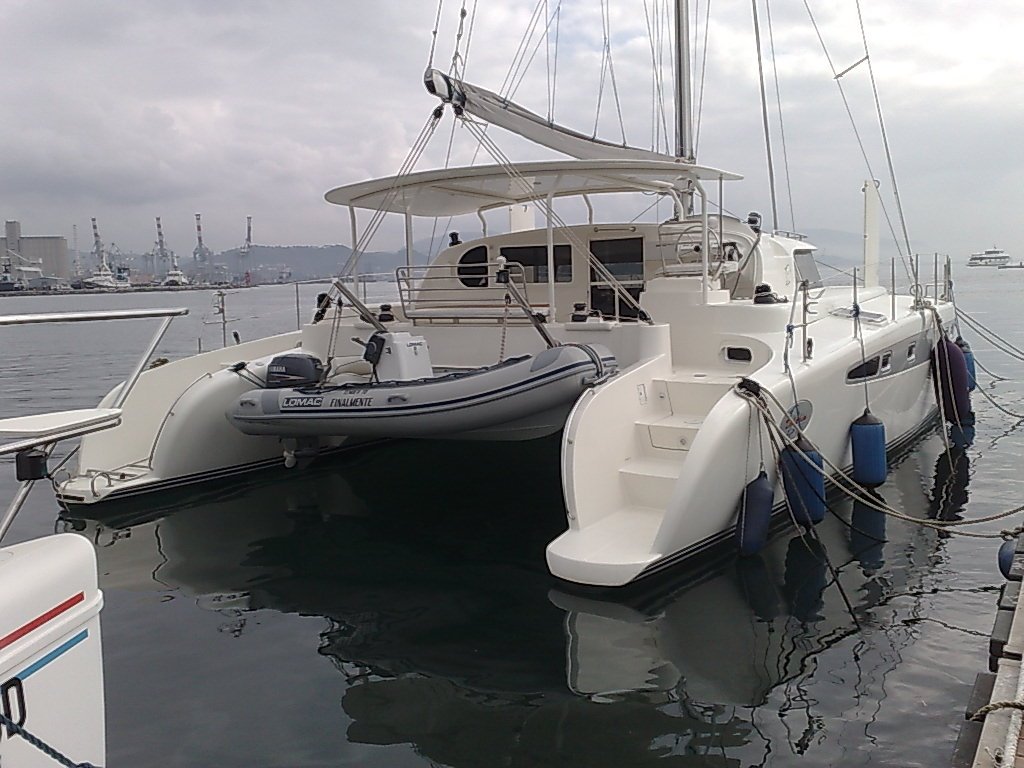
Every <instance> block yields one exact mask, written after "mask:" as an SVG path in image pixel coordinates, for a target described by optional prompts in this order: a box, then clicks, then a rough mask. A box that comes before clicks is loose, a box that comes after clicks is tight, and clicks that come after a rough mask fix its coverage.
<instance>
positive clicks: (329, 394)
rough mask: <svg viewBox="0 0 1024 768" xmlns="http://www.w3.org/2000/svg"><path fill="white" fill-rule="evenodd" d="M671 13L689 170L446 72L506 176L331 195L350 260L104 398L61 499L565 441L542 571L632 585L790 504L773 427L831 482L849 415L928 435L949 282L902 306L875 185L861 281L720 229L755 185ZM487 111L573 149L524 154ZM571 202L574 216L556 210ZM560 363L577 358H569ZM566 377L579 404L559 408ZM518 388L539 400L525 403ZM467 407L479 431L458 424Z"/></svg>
mask: <svg viewBox="0 0 1024 768" xmlns="http://www.w3.org/2000/svg"><path fill="white" fill-rule="evenodd" d="M676 13H677V16H676V29H677V34H676V39H678V40H679V41H680V45H679V52H678V55H677V59H676V65H675V67H676V72H677V77H676V83H677V88H676V98H675V102H676V104H677V107H678V108H677V116H676V125H675V129H676V130H675V135H676V150H675V153H674V154H666V153H660V152H657V151H653V150H646V149H640V148H634V147H629V146H622V145H618V144H613V143H608V142H604V141H600V140H596V139H593V138H590V137H587V136H584V135H581V134H579V133H577V132H574V131H571V130H569V129H566V128H562V127H560V126H558V125H555V124H553V123H551V122H550V121H548V120H546V119H544V118H541V117H539V116H538V115H535V114H533V113H532V112H530V111H528V110H527V109H525V108H523V107H521V106H518V105H516V104H514V103H512V102H510V101H509V100H508V99H506V98H504V97H502V96H499V95H498V94H495V93H492V92H490V91H488V90H486V89H483V88H480V87H477V86H474V85H472V84H470V83H467V82H465V80H464V79H461V78H459V77H456V76H454V75H450V74H445V73H442V72H439V71H437V70H428V71H427V73H426V75H425V78H424V80H425V85H426V88H427V90H428V92H429V93H430V94H432V95H433V96H434V97H435V98H437V99H438V105H437V109H436V110H435V112H434V115H433V118H432V122H431V124H430V125H429V126H428V128H429V129H430V130H432V129H433V128H436V125H437V124H438V123H439V121H440V120H441V119H442V118H443V116H444V114H446V113H451V114H453V115H454V116H455V119H456V120H459V121H461V122H462V123H463V125H464V126H465V127H466V129H467V130H468V131H469V132H470V133H471V134H473V135H474V136H475V137H476V138H477V140H478V141H479V142H480V144H481V146H483V147H484V148H485V149H487V150H488V151H490V152H491V153H492V157H493V158H494V161H495V162H494V163H493V164H491V165H480V166H471V167H461V168H444V169H438V170H428V171H419V172H407V171H403V172H402V173H400V174H398V175H396V176H392V177H388V178H383V179H375V180H370V181H364V182H359V183H355V184H349V185H346V186H341V187H338V188H336V189H332V190H331V191H329V192H328V193H327V194H326V199H327V201H328V202H329V203H332V204H334V205H338V206H343V207H345V208H347V209H348V211H349V215H350V221H351V222H352V231H353V258H352V259H350V261H349V263H348V264H346V265H345V268H344V270H343V272H342V279H338V280H336V281H335V282H334V284H333V287H332V289H331V291H330V292H329V293H328V294H326V295H324V296H323V297H322V299H321V301H320V303H319V305H318V307H317V311H316V315H315V316H314V318H313V319H312V321H311V322H309V323H308V324H306V325H304V326H303V327H302V329H301V330H299V331H295V332H292V333H286V334H282V335H279V336H273V337H268V338H263V339H258V340H254V341H251V342H247V343H244V344H240V345H238V346H234V347H230V348H227V349H222V350H214V351H210V352H205V353H203V354H199V355H196V356H193V357H189V358H185V359H181V360H177V361H173V362H171V363H169V364H166V365H162V366H160V367H157V368H154V369H152V370H147V371H144V372H141V373H139V375H138V377H137V378H138V381H137V384H136V385H135V386H134V388H133V389H132V391H131V394H130V395H129V396H128V397H127V398H123V397H121V396H120V392H121V391H122V389H121V387H118V388H115V389H114V390H113V391H112V392H111V393H110V394H109V395H108V396H107V397H106V398H105V399H104V401H103V402H101V403H100V407H106V406H107V405H109V404H110V403H113V402H117V403H118V407H119V408H120V409H121V423H120V425H119V426H117V427H114V428H112V429H108V430H106V431H104V432H100V433H97V434H93V435H88V436H86V437H85V438H83V440H82V443H81V450H80V451H79V454H78V464H77V468H74V469H71V470H69V471H68V473H67V475H65V476H62V477H59V478H56V479H55V487H56V489H57V496H58V499H59V500H60V502H61V503H62V504H64V505H66V506H69V507H74V506H82V505H92V504H98V503H104V502H107V501H111V500H115V499H125V498H131V497H136V496H140V495H143V494H148V493H153V492H156V491H161V490H165V489H168V488H172V487H178V486H182V485H187V484H191V483H196V482H202V481H209V480H214V479H216V478H220V477H223V476H226V475H229V474H234V473H238V472H243V471H248V470H252V469H255V468H259V467H263V466H268V465H271V464H277V463H280V462H284V463H285V464H286V465H287V466H291V467H294V468H295V471H296V473H297V478H296V479H297V480H301V472H302V467H303V466H304V465H305V464H307V463H308V462H309V461H311V460H314V459H315V458H316V457H317V456H319V455H322V454H324V453H327V452H330V451H334V450H336V449H338V448H342V447H346V446H352V445H354V444H356V443H358V442H359V441H362V440H366V439H379V438H395V437H409V436H410V435H415V436H417V437H431V438H439V439H491V440H494V439H500V440H524V439H532V438H535V437H538V436H541V435H545V434H553V433H560V434H561V438H560V439H561V442H562V452H561V460H560V461H561V475H562V488H563V493H564V501H565V530H564V532H563V533H561V534H560V535H559V536H557V537H556V538H555V539H554V540H552V541H551V542H550V543H549V544H548V546H547V552H546V559H547V565H548V568H549V569H550V571H551V573H553V574H554V575H555V576H557V577H559V578H560V579H563V580H566V581H568V582H576V583H581V584H587V585H598V586H621V585H625V584H629V583H631V582H634V581H636V580H638V579H641V578H644V577H647V576H649V575H651V574H654V573H658V572H660V571H662V570H663V569H665V568H668V567H670V566H673V565H674V564H677V563H680V562H682V561H685V560H687V559H688V558H690V557H691V556H693V555H696V554H697V553H700V552H703V551H705V550H707V549H709V548H712V547H716V546H718V545H720V544H722V543H724V542H726V541H728V540H729V539H730V538H731V537H733V536H734V535H735V533H736V528H737V524H738V511H739V509H740V507H741V505H742V503H743V501H744V499H745V498H746V489H747V488H748V486H749V485H750V484H751V483H752V482H753V481H755V480H758V479H759V478H761V477H762V476H763V477H764V478H765V482H767V483H770V484H774V485H773V487H772V488H773V489H772V490H771V491H770V492H769V502H770V503H769V506H770V507H771V510H772V511H773V512H774V513H775V514H782V513H783V511H784V510H785V509H786V499H785V497H784V494H783V491H782V483H779V482H778V480H779V479H780V472H779V469H778V466H779V465H778V462H777V457H776V451H777V449H778V448H779V445H778V444H777V442H775V441H774V438H773V435H774V433H773V432H772V430H771V429H768V428H767V426H774V427H777V428H778V429H779V430H782V431H784V432H785V433H786V434H787V435H789V436H790V437H797V436H802V437H803V438H804V439H805V440H807V441H810V443H812V444H813V446H814V447H815V448H816V449H817V450H818V451H819V452H820V454H821V455H822V456H823V457H824V459H825V461H826V463H825V465H823V469H822V470H821V471H822V472H824V473H825V474H827V475H830V476H834V475H835V474H836V473H838V472H843V471H846V470H848V469H849V468H850V466H851V464H852V447H851V439H850V431H851V424H852V423H853V422H854V421H855V420H857V419H858V418H859V417H860V416H862V414H864V412H865V408H866V406H868V407H869V408H870V411H871V413H872V414H873V415H874V417H875V418H876V419H878V420H880V421H881V423H882V425H883V426H884V444H883V446H882V451H883V457H882V458H883V461H884V452H885V451H888V452H889V453H890V454H891V453H892V452H895V451H899V450H901V449H902V448H905V447H907V446H909V445H911V444H912V443H913V442H914V441H915V440H917V439H918V438H919V437H920V436H921V435H922V434H923V433H924V432H925V431H927V430H929V429H930V428H931V427H932V426H933V425H934V423H935V419H936V414H937V412H938V408H937V405H936V394H935V391H933V382H932V377H931V373H930V370H931V355H932V350H933V349H934V348H935V347H936V345H937V344H939V343H942V344H946V343H947V340H946V339H945V329H946V328H948V327H950V325H951V324H952V322H953V320H954V307H953V304H952V302H951V301H949V300H947V298H946V296H945V292H944V289H943V288H942V287H940V285H939V280H938V276H936V279H935V281H934V286H935V288H936V290H935V291H931V290H930V289H931V287H932V286H929V287H928V289H925V288H923V287H921V284H920V283H921V281H920V280H919V279H916V275H915V280H914V283H915V285H917V286H918V287H917V288H915V290H914V291H913V292H911V293H908V294H906V295H900V294H897V293H895V292H893V291H890V290H888V289H887V288H885V287H883V286H882V285H881V284H880V280H879V264H880V257H879V251H878V246H877V222H878V213H877V211H878V208H879V204H880V200H879V193H878V188H877V184H875V183H874V182H868V183H865V184H864V186H863V193H864V206H865V231H866V237H865V252H864V263H863V267H862V268H860V269H859V270H858V271H857V272H856V274H855V275H854V276H852V277H851V279H849V280H848V281H847V282H846V283H845V284H841V285H837V284H826V283H825V281H823V280H822V279H821V276H820V275H819V273H818V269H817V266H816V263H815V258H814V256H815V251H816V248H815V246H814V245H813V244H811V243H810V242H808V240H807V239H806V238H804V237H802V236H800V235H799V234H795V233H790V232H785V231H781V230H779V229H778V228H777V226H776V225H774V223H773V224H772V225H771V226H769V225H767V224H766V222H764V221H763V219H762V217H761V216H760V215H759V214H757V213H751V214H749V215H747V216H735V215H731V214H729V213H726V211H728V210H729V205H728V201H727V199H726V194H725V190H726V185H727V184H733V183H735V182H737V181H738V180H739V179H740V178H741V177H740V176H738V175H737V174H734V173H731V172H729V171H725V170H719V169H717V168H714V167H710V166H706V165H701V164H698V163H697V162H696V160H695V157H694V149H693V131H692V129H691V122H692V118H691V115H690V112H691V110H690V102H691V95H690V88H689V77H688V75H689V72H688V62H689V54H688V47H687V45H686V42H687V38H688V32H687V19H688V11H687V8H686V3H685V2H679V3H678V7H677V11H676ZM477 121H486V122H488V123H490V124H493V125H496V126H500V127H503V128H505V129H508V130H510V131H513V132H515V133H517V134H518V135H520V136H522V137H525V138H527V139H530V140H532V141H534V142H536V143H538V144H541V145H543V146H547V147H549V148H552V149H555V150H558V151H559V152H561V153H562V154H564V155H566V156H567V157H566V158H565V159H559V160H548V161H531V162H524V163H516V162H512V161H511V160H509V158H508V157H506V156H505V155H504V154H503V153H502V152H501V150H500V149H499V148H497V147H496V145H495V143H494V141H493V140H492V139H491V138H490V137H489V136H488V135H487V134H485V133H484V132H483V130H482V129H481V127H480V125H479V123H478V122H477ZM623 193H626V194H633V195H634V196H635V197H636V198H638V199H639V200H640V204H639V207H642V208H647V207H649V206H650V201H651V198H652V197H653V198H657V199H659V200H662V201H664V203H665V204H666V205H667V206H668V207H669V208H670V209H671V213H669V214H668V216H667V217H666V218H664V219H663V220H660V221H654V222H643V221H640V220H638V219H635V218H631V217H629V216H627V217H624V218H622V219H620V220H618V221H603V220H598V218H597V217H596V215H595V213H594V206H593V205H592V202H591V201H592V200H593V199H595V198H597V197H600V196H604V195H612V194H614V195H620V194H623ZM570 199H572V200H576V201H578V202H579V203H581V205H579V206H578V207H577V210H579V211H581V212H582V211H585V213H584V214H583V217H582V220H580V221H575V222H572V223H570V222H568V221H566V220H565V218H564V217H563V212H564V211H565V210H566V208H565V207H564V206H563V203H564V202H565V201H568V200H570ZM529 208H532V209H534V210H535V211H538V212H539V213H540V215H541V216H542V217H543V222H544V225H543V226H540V227H537V226H534V225H532V224H530V223H529V222H528V221H526V219H527V218H528V217H525V218H524V217H522V216H513V217H512V219H511V220H512V223H513V225H512V226H511V227H510V228H509V230H508V231H492V229H495V230H496V229H498V227H497V226H496V223H495V221H496V220H497V219H499V217H502V216H503V215H504V214H505V212H507V211H509V210H510V209H511V210H513V211H518V212H521V211H523V210H524V209H529ZM358 211H371V212H372V219H371V222H370V224H369V225H368V226H367V233H369V232H372V230H373V229H374V227H376V225H377V224H379V220H380V219H381V218H382V217H383V216H384V214H387V213H392V214H397V215H399V216H401V217H403V218H404V220H405V223H406V233H407V238H406V239H407V251H408V253H409V254H410V263H408V264H407V265H406V266H403V267H399V268H398V269H397V270H396V272H395V279H396V281H397V286H398V294H399V299H398V302H397V303H393V304H387V305H381V306H379V307H370V306H368V305H367V304H366V303H365V302H363V301H362V300H361V299H360V298H359V291H358V288H354V287H352V286H351V285H350V284H349V283H347V282H346V279H349V278H351V277H352V276H353V275H355V274H356V270H357V264H358V257H359V254H360V252H361V251H362V250H363V249H364V248H365V240H366V237H365V235H366V233H364V237H362V238H361V237H359V236H357V232H358V228H357V212H358ZM464 214H468V215H475V216H476V217H477V218H478V221H479V222H480V225H481V227H482V229H483V234H482V236H481V237H478V238H474V239H470V240H467V241H465V242H463V241H462V240H461V239H460V237H459V235H458V234H457V233H452V236H451V243H450V245H449V246H448V247H447V248H445V249H443V250H442V251H440V253H439V254H438V255H437V257H436V258H435V259H434V260H433V261H432V262H431V263H429V264H427V265H420V266H417V265H413V264H412V263H411V254H412V231H413V220H414V219H415V218H416V217H429V218H435V217H449V216H459V215H464ZM773 218H774V217H773ZM942 285H943V286H945V285H948V283H947V282H946V281H943V283H942ZM567 347H572V348H574V349H575V350H577V351H578V352H579V353H580V354H575V353H574V354H572V355H568V354H566V355H561V354H559V353H558V352H557V350H559V349H561V348H567ZM944 348H945V347H944ZM510 361H515V362H514V363H511V364H510ZM513 367H514V368H515V374H514V375H513V373H512V370H513ZM495 371H498V372H500V373H501V374H502V375H503V376H504V375H506V374H508V375H509V376H510V378H508V379H504V378H501V377H499V376H497V375H495ZM548 374H550V376H549V375H548ZM552 382H556V383H559V385H560V386H561V385H562V384H565V386H567V387H568V389H569V390H570V391H571V393H572V394H571V397H570V398H569V399H568V400H567V401H566V400H558V402H555V401H554V400H552V399H545V397H546V395H545V394H544V392H545V389H544V388H545V387H550V386H551V385H552ZM133 383H134V381H133ZM524 393H531V394H530V395H529V396H530V397H536V402H537V403H544V404H545V405H543V406H541V405H537V406H536V409H537V412H532V411H531V409H530V408H529V407H527V408H526V409H525V410H523V409H522V408H513V407H511V400H512V399H513V398H522V397H523V395H524ZM940 394H941V391H940ZM940 399H941V398H940ZM948 399H949V396H948V393H947V400H948ZM518 402H519V403H520V404H521V403H522V402H525V401H523V400H519V401H518ZM957 403H958V404H960V401H957ZM469 406H472V407H473V408H474V409H476V411H475V412H474V418H476V417H477V416H480V415H481V414H484V416H483V417H481V418H482V420H481V421H479V422H478V421H470V420H468V419H463V418H462V417H461V415H460V414H464V413H468V411H463V408H464V407H465V408H467V409H468V408H469ZM961 410H962V409H961ZM398 413H403V414H409V415H412V416H416V415H419V416H422V418H419V419H415V418H413V419H410V418H401V419H400V418H396V417H395V416H394V415H395V414H398ZM438 414H440V415H438ZM531 416H534V417H536V418H530V417H531ZM765 420H767V421H765ZM410 424H413V426H412V427H410V426H409V425H410ZM275 425H276V426H275ZM356 425H358V429H356V428H355V426H356ZM467 425H468V426H467ZM350 427H351V428H350ZM787 439H788V438H787ZM396 471H399V472H400V469H399V468H396ZM772 496H773V498H772ZM481 524H486V520H483V521H482V522H481Z"/></svg>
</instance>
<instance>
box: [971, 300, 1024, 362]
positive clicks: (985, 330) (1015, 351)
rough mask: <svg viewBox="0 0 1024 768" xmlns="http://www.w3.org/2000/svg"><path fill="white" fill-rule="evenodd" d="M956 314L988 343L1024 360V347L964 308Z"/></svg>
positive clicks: (1016, 358) (1008, 354)
mask: <svg viewBox="0 0 1024 768" xmlns="http://www.w3.org/2000/svg"><path fill="white" fill-rule="evenodd" d="M956 316H957V319H958V320H963V321H964V322H965V323H966V324H967V326H968V327H969V328H970V329H971V330H972V331H974V332H975V333H977V334H978V335H979V336H981V337H982V339H984V340H985V341H987V342H988V343H990V344H992V345H993V346H994V347H996V348H997V349H998V350H999V351H1000V352H1003V353H1004V354H1006V355H1007V356H1009V357H1012V358H1014V359H1015V360H1020V361H1022V362H1024V349H1021V348H1020V347H1018V346H1016V345H1014V344H1013V343H1012V342H1010V341H1008V340H1007V339H1004V338H1003V337H1002V336H1000V335H999V334H998V333H996V332H995V331H993V330H992V329H991V328H989V327H988V326H986V325H985V324H984V323H982V322H981V321H980V320H978V319H977V318H976V317H973V316H972V315H970V314H968V313H967V312H965V311H964V310H962V309H959V308H958V309H957V310H956Z"/></svg>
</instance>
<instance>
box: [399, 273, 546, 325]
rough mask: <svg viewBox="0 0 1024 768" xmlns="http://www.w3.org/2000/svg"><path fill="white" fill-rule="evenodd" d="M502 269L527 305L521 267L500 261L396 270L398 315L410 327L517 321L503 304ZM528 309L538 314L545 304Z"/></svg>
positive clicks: (504, 292) (544, 308) (525, 286)
mask: <svg viewBox="0 0 1024 768" xmlns="http://www.w3.org/2000/svg"><path fill="white" fill-rule="evenodd" d="M503 267H504V268H505V269H507V270H508V274H509V280H510V282H511V283H512V285H513V287H515V288H516V289H517V290H518V293H519V295H520V296H522V298H523V300H524V301H525V302H526V303H527V304H529V295H528V293H527V282H526V271H525V269H524V268H523V265H522V264H519V263H518V262H514V261H509V262H506V261H504V259H503V260H502V261H501V262H497V261H487V262H480V263H479V264H425V265H421V266H411V267H398V269H396V270H395V278H396V280H397V283H398V298H399V302H400V303H401V305H402V312H403V314H404V315H405V316H406V317H407V318H408V319H409V320H411V321H412V322H413V324H414V325H415V324H416V323H417V321H436V320H444V321H449V322H456V323H457V322H461V321H492V320H493V321H503V320H509V319H512V317H517V318H521V317H522V315H521V314H520V313H518V312H517V313H513V314H512V317H510V316H509V309H508V307H509V305H508V304H507V303H506V301H505V296H506V293H507V292H508V290H507V287H506V285H505V284H503V283H500V282H499V281H498V279H497V275H498V272H499V271H500V270H501V269H502V268H503ZM530 306H531V307H532V308H533V309H534V310H535V311H537V312H541V313H544V312H546V311H547V310H548V309H549V308H548V306H547V305H546V304H544V305H530Z"/></svg>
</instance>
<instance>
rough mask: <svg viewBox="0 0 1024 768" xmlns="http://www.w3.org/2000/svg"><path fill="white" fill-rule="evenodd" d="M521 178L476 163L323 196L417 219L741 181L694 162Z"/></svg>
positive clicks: (572, 169)
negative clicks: (554, 200) (694, 182)
mask: <svg viewBox="0 0 1024 768" xmlns="http://www.w3.org/2000/svg"><path fill="white" fill-rule="evenodd" d="M514 167H515V169H516V172H517V173H518V174H519V176H518V177H515V178H513V177H510V176H509V174H508V172H507V171H506V170H505V167H504V166H500V165H478V166H471V167H466V168H445V169H441V170H434V171H420V172H418V173H410V174H407V175H406V176H402V177H397V176H390V177H388V178H384V179H371V180H370V181H362V182H359V183H358V184H349V185H347V186H344V187H338V188H337V189H332V190H331V191H330V192H328V193H327V194H326V195H324V198H325V199H326V200H327V202H329V203H334V204H335V205H347V206H351V207H353V208H368V209H371V210H375V211H380V210H383V211H387V212H390V213H410V214H412V215H414V216H457V215H459V214H463V213H476V212H477V211H482V210H487V209H489V208H497V207H502V206H508V205H514V204H516V203H526V202H529V201H531V200H543V199H544V198H546V197H547V196H548V195H549V194H553V195H554V196H555V197H565V196H569V195H595V194H604V193H609V192H637V191H646V192H659V191H668V190H669V189H670V188H673V187H674V188H676V189H683V188H685V187H686V182H688V181H691V180H714V181H717V180H719V179H722V180H724V181H734V180H737V179H741V178H743V177H742V176H739V175H737V174H735V173H729V172H728V171H719V170H717V169H715V168H706V167H703V166H699V165H692V164H690V163H682V162H672V161H666V160H553V161H542V162H532V163H516V164H515V166H514Z"/></svg>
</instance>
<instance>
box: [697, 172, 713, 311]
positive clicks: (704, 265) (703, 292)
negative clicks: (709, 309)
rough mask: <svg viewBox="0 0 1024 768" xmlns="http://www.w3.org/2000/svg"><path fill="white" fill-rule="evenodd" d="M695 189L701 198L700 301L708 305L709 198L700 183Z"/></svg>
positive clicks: (709, 263) (709, 254)
mask: <svg viewBox="0 0 1024 768" xmlns="http://www.w3.org/2000/svg"><path fill="white" fill-rule="evenodd" d="M693 188H694V190H696V193H697V197H699V198H700V233H701V234H700V264H701V276H700V300H701V303H702V304H707V303H708V289H709V288H710V283H711V278H710V275H709V274H708V272H709V270H710V269H711V253H710V251H711V236H710V233H709V232H708V196H707V193H706V192H705V191H704V187H702V186H701V184H700V182H699V181H696V180H694V182H693Z"/></svg>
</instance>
